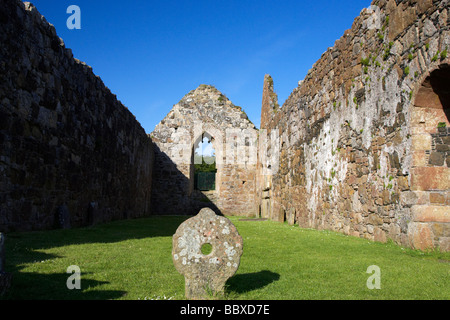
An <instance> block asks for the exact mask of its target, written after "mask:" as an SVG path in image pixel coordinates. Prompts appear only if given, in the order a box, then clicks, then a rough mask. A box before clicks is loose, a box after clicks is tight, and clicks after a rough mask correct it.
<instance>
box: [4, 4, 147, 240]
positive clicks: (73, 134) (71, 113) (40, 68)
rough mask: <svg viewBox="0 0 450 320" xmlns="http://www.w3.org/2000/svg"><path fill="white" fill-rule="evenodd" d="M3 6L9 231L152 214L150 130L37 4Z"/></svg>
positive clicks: (5, 204)
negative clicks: (66, 42) (79, 56)
mask: <svg viewBox="0 0 450 320" xmlns="http://www.w3.org/2000/svg"><path fill="white" fill-rule="evenodd" d="M0 7H1V10H0V43H1V46H0V230H1V231H11V230H35V229H46V228H52V227H55V226H63V227H69V226H82V225H87V224H90V223H95V222H101V221H109V220H112V219H119V218H127V217H139V216H143V215H147V214H149V213H150V196H151V193H150V192H151V175H152V168H153V163H152V157H153V151H152V143H151V139H150V138H149V137H148V136H147V135H146V133H145V131H144V129H143V128H142V127H141V126H140V124H139V123H138V122H137V121H136V119H135V117H134V116H133V115H132V114H131V112H130V111H129V110H128V109H127V108H125V107H124V106H123V105H122V104H121V103H120V101H118V100H117V98H116V96H115V95H113V94H112V93H111V92H110V91H109V89H108V88H106V87H105V85H104V84H103V82H102V81H101V79H100V78H99V77H98V76H96V75H95V74H94V73H93V72H92V69H91V68H90V67H89V66H87V65H86V64H85V63H83V62H80V61H78V60H77V59H75V58H74V57H73V56H72V53H71V50H70V49H67V48H65V45H64V43H63V41H62V40H61V39H60V38H59V37H58V36H57V34H56V31H55V28H54V27H53V26H52V25H51V24H49V23H48V22H47V21H46V20H45V18H44V17H43V16H41V15H40V14H39V12H38V11H37V10H36V8H35V7H34V6H33V5H32V4H29V3H25V4H24V3H22V2H21V1H17V0H0Z"/></svg>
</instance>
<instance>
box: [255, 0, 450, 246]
mask: <svg viewBox="0 0 450 320" xmlns="http://www.w3.org/2000/svg"><path fill="white" fill-rule="evenodd" d="M373 4H374V5H376V6H377V7H378V9H379V10H378V9H377V10H376V11H377V12H373V11H371V10H363V11H362V12H361V14H360V16H359V17H357V18H356V19H355V21H354V23H353V26H352V29H351V30H347V31H346V32H345V33H344V35H343V36H342V37H341V38H340V39H338V40H337V41H336V43H335V45H334V47H333V48H329V49H328V50H327V51H326V52H325V53H324V54H323V55H322V57H321V59H319V60H318V61H317V62H316V63H315V64H314V65H313V66H312V68H311V69H310V70H309V72H308V74H307V75H306V77H305V78H304V79H303V80H302V81H299V85H298V87H297V88H295V89H294V90H293V91H292V93H291V94H290V96H289V98H288V99H287V100H286V101H285V102H284V104H283V105H282V107H281V108H274V106H273V104H271V103H270V102H271V99H270V97H271V89H273V79H272V78H271V77H269V76H267V75H266V76H265V83H264V87H263V103H262V107H263V108H262V112H261V128H262V129H265V130H267V131H268V132H275V133H277V134H279V136H280V137H282V139H281V140H282V143H281V147H280V153H279V155H280V159H279V165H280V166H279V167H280V168H279V170H278V172H277V173H276V174H274V175H271V176H269V177H264V179H263V178H261V177H260V178H259V180H258V185H257V190H258V200H259V206H260V207H261V208H262V209H261V212H264V214H265V215H266V216H268V217H269V218H270V219H273V220H278V219H279V208H291V207H293V208H294V209H295V212H297V217H296V221H297V223H298V224H299V225H300V226H302V227H313V228H329V229H332V230H337V231H341V232H344V233H346V234H354V235H358V236H360V237H364V238H367V239H374V240H376V241H386V240H387V239H393V240H394V241H396V242H399V243H401V244H406V245H410V246H412V247H418V248H427V247H429V246H431V247H433V246H434V247H436V246H439V247H440V248H441V249H442V248H447V247H448V246H446V245H442V246H441V245H440V243H441V242H443V243H444V244H445V241H444V240H442V239H444V238H446V237H445V236H443V235H441V234H439V233H437V235H436V236H434V237H433V236H432V233H433V232H432V231H431V229H430V224H431V223H433V219H437V220H438V221H442V214H437V211H436V210H445V209H448V203H449V201H448V200H447V198H445V199H444V198H443V197H439V196H436V194H441V193H444V192H446V190H448V189H449V187H450V186H449V181H450V176H449V174H450V172H449V171H448V167H449V162H450V160H449V155H448V152H449V151H448V130H447V129H446V128H445V126H444V125H443V124H442V123H444V124H445V125H446V127H447V128H448V127H449V126H450V124H449V119H448V118H447V117H448V112H447V111H445V110H446V109H448V98H447V96H448V93H447V92H448V83H449V81H450V68H449V67H448V62H449V57H446V58H444V57H443V56H440V53H441V52H442V51H444V50H445V49H446V47H447V46H448V43H450V34H449V33H448V31H447V28H448V7H449V2H448V1H432V0H426V1H415V0H406V1H395V0H388V1H385V0H384V1H377V2H374V3H373ZM370 19H372V20H370ZM374 19H375V20H376V21H379V25H378V26H374V25H373V24H371V23H369V22H370V21H374ZM369 26H372V28H369ZM337 52H338V53H339V54H336V53H337ZM274 111H276V112H274ZM439 123H441V124H440V125H438V124H439ZM438 126H439V129H438V128H437V127H438ZM262 147H263V148H264V146H262ZM270 147H271V146H267V150H269V148H270ZM259 152H260V153H261V152H262V150H259ZM261 168H262V166H260V167H259V170H261ZM267 180H270V182H271V183H270V187H269V188H268V189H264V186H263V182H264V181H267ZM260 190H264V191H260ZM430 193H433V194H430ZM268 194H269V195H270V199H268V198H267V195H268ZM293 199H295V201H293ZM444 200H445V202H444ZM437 204H438V205H440V206H442V208H440V209H436V210H435V209H433V208H432V207H433V205H437ZM416 205H421V206H424V208H425V207H429V210H432V211H433V210H434V211H433V212H434V213H432V214H429V215H427V216H426V217H427V218H426V219H427V220H426V221H424V222H414V221H413V219H411V217H412V216H417V217H418V219H422V218H420V215H416V214H415V213H414V214H413V213H412V212H411V210H412V209H411V208H412V207H413V206H416ZM414 210H416V209H414ZM424 210H425V209H424ZM439 212H441V211H439ZM355 213H359V214H361V216H362V217H363V218H362V219H357V218H356V217H355ZM422 217H423V215H422ZM286 218H288V215H287V214H286ZM434 222H436V221H434ZM418 223H421V224H420V225H419V224H418ZM439 223H441V222H439ZM409 224H411V228H409V227H408V225H409ZM416 224H417V226H416ZM408 230H409V231H408ZM421 236H423V237H424V239H423V243H420V241H421V240H420V239H421V238H420V237H421Z"/></svg>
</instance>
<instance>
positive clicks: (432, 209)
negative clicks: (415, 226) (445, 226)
mask: <svg viewBox="0 0 450 320" xmlns="http://www.w3.org/2000/svg"><path fill="white" fill-rule="evenodd" d="M411 214H412V217H413V221H415V222H450V210H448V207H447V206H433V205H428V206H427V205H415V206H412V207H411Z"/></svg>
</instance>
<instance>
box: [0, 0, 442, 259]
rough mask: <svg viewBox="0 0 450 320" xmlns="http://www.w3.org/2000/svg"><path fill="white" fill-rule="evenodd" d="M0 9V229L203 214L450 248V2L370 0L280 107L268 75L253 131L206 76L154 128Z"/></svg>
mask: <svg viewBox="0 0 450 320" xmlns="http://www.w3.org/2000/svg"><path fill="white" fill-rule="evenodd" d="M0 6H1V8H2V10H1V11H0V43H1V44H2V45H1V47H0V231H3V232H6V231H11V230H33V229H47V228H52V227H59V228H70V227H75V226H81V225H87V224H92V223H95V222H100V221H109V220H112V219H119V218H127V217H139V216H145V215H149V214H185V215H194V214H196V213H197V212H198V211H199V210H200V209H201V208H204V207H209V208H211V209H212V210H213V211H215V212H216V213H217V214H224V215H243V216H251V217H258V216H259V217H261V218H270V219H273V220H277V221H287V222H288V223H289V224H298V225H299V226H301V227H308V228H317V229H329V230H335V231H339V232H343V233H345V234H347V235H352V236H356V237H362V238H366V239H370V240H375V241H382V242H385V241H388V240H389V239H391V240H393V241H394V242H396V243H398V244H401V245H404V246H408V247H412V248H417V249H421V250H428V249H433V248H439V250H443V251H448V250H450V216H449V212H450V210H449V207H450V196H449V189H450V151H449V150H450V140H449V138H450V137H449V134H450V122H449V114H450V92H449V88H450V57H449V55H448V49H449V46H450V25H449V0H440V1H438V0H403V1H400V0H375V1H373V2H372V5H371V7H370V8H367V9H364V10H362V12H361V14H360V15H359V16H358V17H357V18H356V19H355V20H354V23H353V25H352V27H351V29H350V30H347V31H345V32H344V35H343V36H342V37H341V38H340V39H338V40H337V41H336V42H335V44H334V46H333V47H332V48H329V49H328V50H327V51H326V52H324V54H323V55H322V57H321V58H320V59H319V60H318V61H317V62H316V63H315V64H314V65H313V66H312V68H311V69H310V71H309V72H308V74H307V75H306V77H305V79H303V80H302V81H300V82H299V85H298V87H297V88H295V89H294V90H293V92H292V93H291V95H290V96H289V98H288V99H287V100H286V101H285V102H284V104H283V105H282V106H281V107H280V105H279V104H278V97H277V95H276V93H275V85H274V81H273V79H272V77H270V76H269V75H266V76H265V78H264V84H263V97H262V109H261V128H260V129H259V130H258V129H256V128H255V126H254V125H253V124H252V123H251V122H250V121H249V120H248V118H247V116H246V114H245V112H244V111H243V110H242V108H241V107H238V106H235V105H234V104H233V103H232V102H231V101H230V100H229V99H228V98H227V97H226V96H225V95H224V94H222V93H221V92H220V91H219V90H217V89H216V88H215V87H213V86H209V85H200V86H199V87H198V88H197V89H195V90H193V91H191V92H189V93H188V94H187V95H186V96H185V97H183V98H182V99H181V100H180V101H179V102H178V103H177V104H176V105H174V106H173V108H172V110H171V111H170V112H169V113H168V115H167V116H166V117H165V118H164V119H163V120H162V121H161V122H160V123H159V124H158V125H157V126H156V128H155V130H154V131H153V132H152V133H151V135H150V136H148V135H147V134H146V133H145V132H144V130H143V129H142V127H141V126H140V125H139V123H138V122H137V121H136V119H135V118H134V116H133V115H132V114H131V113H130V112H129V111H128V110H127V109H126V108H125V107H124V106H123V105H122V104H121V103H120V102H119V101H118V100H117V98H116V97H115V96H114V95H113V94H112V93H111V92H110V91H109V90H108V89H107V88H106V87H105V85H104V84H103V82H102V81H101V79H100V78H99V77H97V76H95V75H94V73H93V72H92V69H91V68H90V67H89V66H87V65H86V64H84V63H82V62H80V61H78V60H77V59H75V58H73V56H72V53H71V51H70V49H67V48H65V45H64V43H63V41H62V40H61V39H60V38H59V37H58V36H57V35H56V31H55V29H54V27H53V26H52V25H51V24H49V23H48V22H47V21H46V20H45V18H44V17H43V16H41V15H40V14H39V13H38V12H37V10H36V8H35V7H34V6H33V5H32V4H30V3H22V2H21V1H18V0H10V1H5V0H0ZM205 136H206V137H208V139H210V140H211V142H212V145H213V147H214V149H215V155H216V168H217V172H216V174H215V190H210V191H207V192H205V191H201V190H195V188H194V176H195V170H194V162H195V161H194V150H195V148H196V145H197V144H198V142H199V141H201V140H202V138H203V137H205Z"/></svg>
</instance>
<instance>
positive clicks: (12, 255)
mask: <svg viewBox="0 0 450 320" xmlns="http://www.w3.org/2000/svg"><path fill="white" fill-rule="evenodd" d="M188 218H190V216H166V217H156V216H154V217H149V218H140V219H129V220H122V221H114V222H110V223H106V224H101V225H95V226H90V227H84V228H76V229H66V230H61V229H60V230H49V231H37V232H15V233H9V234H7V235H6V241H5V251H6V252H5V253H6V254H5V255H6V259H5V260H6V261H5V262H6V263H5V271H6V272H10V273H12V274H13V280H12V286H11V289H10V292H9V293H8V294H7V295H5V296H3V297H1V298H0V299H2V300H3V299H12V300H22V299H28V300H29V299H33V300H34V299H36V300H47V299H49V300H52V299H62V300H66V299H67V300H69V299H74V300H82V299H85V300H97V299H98V300H107V299H117V298H120V297H122V296H123V295H124V294H126V292H125V291H108V290H106V291H105V290H99V291H96V290H93V288H95V287H97V286H101V285H103V284H107V283H108V282H102V281H96V280H90V279H83V273H82V275H81V276H82V281H81V286H82V287H81V290H76V289H74V290H69V289H67V287H66V281H67V279H68V277H69V276H70V274H67V273H51V274H42V273H29V272H24V271H23V270H22V269H24V266H25V265H28V264H30V263H39V262H44V261H46V260H54V259H58V258H64V257H60V256H58V255H55V254H50V253H46V252H43V250H46V249H51V248H56V247H63V246H70V245H81V244H89V243H116V242H121V241H126V240H134V239H144V238H152V237H172V236H173V234H174V233H175V231H176V229H177V228H178V226H179V225H180V224H181V223H182V222H183V221H185V220H186V219H188ZM88 288H89V290H87V291H86V289H88ZM30 297H32V298H30Z"/></svg>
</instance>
